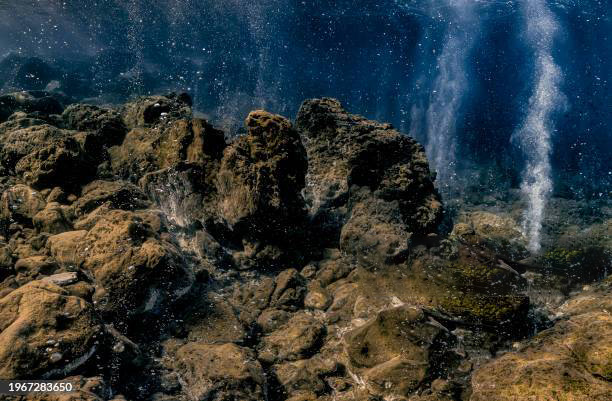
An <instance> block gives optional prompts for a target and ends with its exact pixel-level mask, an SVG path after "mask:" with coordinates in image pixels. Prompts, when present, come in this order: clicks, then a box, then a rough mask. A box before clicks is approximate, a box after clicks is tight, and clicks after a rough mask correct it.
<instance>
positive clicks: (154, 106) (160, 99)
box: [121, 93, 192, 129]
mask: <svg viewBox="0 0 612 401" xmlns="http://www.w3.org/2000/svg"><path fill="white" fill-rule="evenodd" d="M191 104H192V101H191V98H190V97H189V95H187V94H186V93H182V94H179V95H177V94H174V93H172V94H169V95H167V96H146V97H140V98H138V99H136V100H134V101H132V102H129V103H126V104H125V105H124V106H123V109H122V110H121V114H122V117H123V121H124V123H125V125H126V126H127V127H128V129H132V128H135V127H144V126H151V125H155V124H157V123H159V122H164V121H168V120H169V119H176V118H181V119H184V118H187V119H188V118H191V115H192V113H191Z"/></svg>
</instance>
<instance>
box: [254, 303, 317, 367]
mask: <svg viewBox="0 0 612 401" xmlns="http://www.w3.org/2000/svg"><path fill="white" fill-rule="evenodd" d="M324 335H325V325H323V324H322V323H321V322H320V321H318V320H317V319H316V318H314V317H313V316H311V315H308V314H305V313H298V314H296V315H295V316H293V317H292V318H291V319H290V320H289V321H288V322H287V323H286V324H285V325H283V326H282V327H281V328H279V329H278V330H276V331H274V332H272V333H270V334H268V335H266V336H264V337H263V339H262V340H261V343H260V347H259V359H260V360H262V361H264V362H266V363H273V362H281V361H295V360H298V359H303V358H306V357H309V356H310V355H312V354H314V353H315V352H316V351H317V349H318V348H319V347H320V346H321V340H322V339H323V336H324Z"/></svg>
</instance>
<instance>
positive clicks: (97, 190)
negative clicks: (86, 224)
mask: <svg viewBox="0 0 612 401" xmlns="http://www.w3.org/2000/svg"><path fill="white" fill-rule="evenodd" d="M102 205H106V206H108V208H110V209H121V210H136V209H145V208H147V207H148V206H149V205H150V202H149V200H148V199H147V197H146V196H145V194H143V193H142V191H141V190H140V188H138V187H137V186H135V185H133V184H130V183H128V182H124V181H102V180H96V181H93V182H91V183H89V184H87V185H86V186H84V187H83V190H82V194H81V197H80V198H79V199H78V200H77V201H76V202H75V204H74V210H75V213H76V215H77V216H83V215H86V214H88V213H90V212H92V211H93V210H94V209H97V208H98V207H100V206H102Z"/></svg>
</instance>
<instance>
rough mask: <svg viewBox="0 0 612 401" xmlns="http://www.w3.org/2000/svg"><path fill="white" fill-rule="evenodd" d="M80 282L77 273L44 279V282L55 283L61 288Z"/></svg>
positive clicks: (55, 275)
mask: <svg viewBox="0 0 612 401" xmlns="http://www.w3.org/2000/svg"><path fill="white" fill-rule="evenodd" d="M78 280H79V278H78V275H77V274H76V273H75V272H66V273H58V274H53V275H51V276H49V277H45V278H44V279H42V281H44V282H48V283H53V284H55V285H58V286H60V287H64V286H67V285H70V284H73V283H76V282H77V281H78Z"/></svg>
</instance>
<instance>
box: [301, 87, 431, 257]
mask: <svg viewBox="0 0 612 401" xmlns="http://www.w3.org/2000/svg"><path fill="white" fill-rule="evenodd" d="M296 127H297V129H298V131H299V132H300V135H301V136H302V138H303V142H304V145H305V147H306V150H307V153H308V160H309V168H308V176H307V185H306V190H305V197H306V201H307V203H308V206H309V210H310V214H311V216H312V219H313V221H314V224H316V225H317V227H319V229H320V230H322V235H323V238H326V239H327V241H329V242H328V243H329V244H334V245H335V244H337V243H338V241H340V242H343V243H344V244H345V245H344V246H343V248H344V249H345V250H346V251H348V252H350V253H351V254H354V255H356V256H358V257H360V258H361V259H362V260H371V261H372V263H375V262H378V261H380V260H383V261H388V262H391V261H392V262H396V261H397V260H399V259H402V258H405V257H406V256H407V255H408V246H409V244H410V243H411V241H414V240H415V239H417V238H418V237H422V236H425V235H427V234H429V233H430V232H435V231H436V229H437V225H438V223H439V222H440V219H441V216H442V204H441V203H440V199H439V196H438V194H437V193H436V191H435V189H434V186H433V179H432V175H431V174H430V172H429V167H428V164H427V159H426V157H425V153H424V150H423V148H422V147H421V146H420V145H419V144H418V143H417V142H416V141H414V140H413V139H411V138H409V137H407V136H404V135H401V134H400V133H399V132H397V131H395V130H394V129H393V128H392V127H391V126H390V125H389V124H380V123H377V122H374V121H370V120H366V119H365V118H363V117H360V116H356V115H352V114H349V113H347V112H346V111H345V110H344V109H343V108H342V105H341V104H340V103H339V102H338V101H337V100H334V99H329V98H324V99H313V100H308V101H306V102H304V103H303V104H302V107H301V108H300V111H299V113H298V116H297V120H296ZM368 192H369V193H368ZM362 203H365V204H362ZM377 207H383V208H385V212H383V213H382V214H384V216H381V215H379V216H376V214H375V216H376V217H374V218H372V219H371V221H370V222H368V221H366V220H367V218H366V214H368V213H372V212H373V211H374V209H375V208H377ZM350 219H354V221H353V222H350V223H349V226H348V227H347V228H346V229H345V233H344V234H343V235H341V233H340V232H341V230H342V229H343V227H344V226H345V224H347V222H349V221H350ZM374 227H375V228H374ZM371 228H374V229H373V230H371V231H370V229H371ZM365 231H368V236H369V237H370V238H364V239H363V241H361V240H359V237H360V236H361V234H364V233H365ZM412 237H415V238H412ZM341 238H343V239H344V241H343V240H342V239H341ZM347 242H348V243H347ZM359 242H363V243H359ZM349 243H351V244H349ZM386 243H390V244H391V247H390V248H389V247H386V246H385V245H386Z"/></svg>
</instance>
